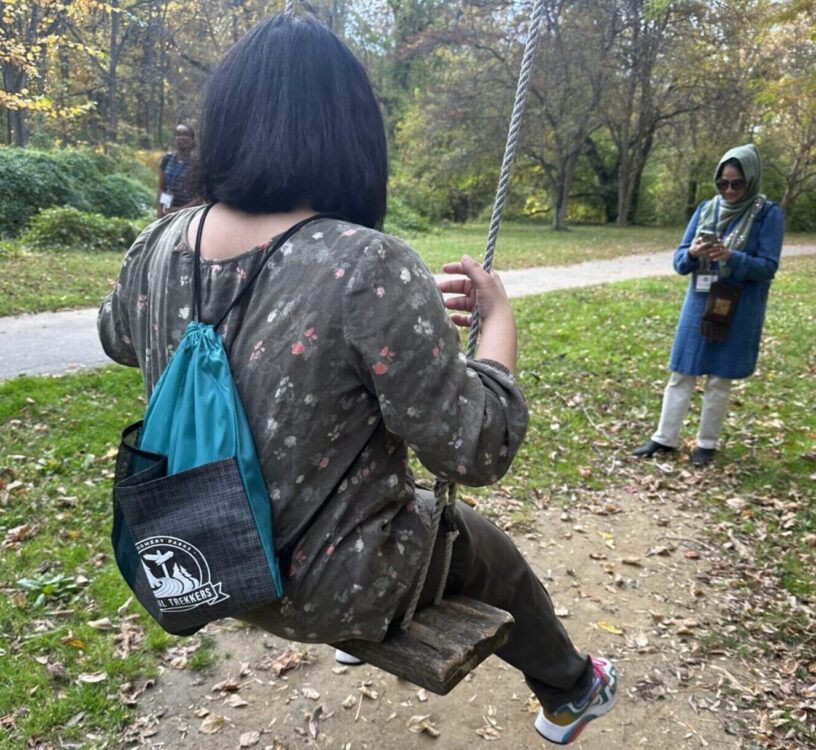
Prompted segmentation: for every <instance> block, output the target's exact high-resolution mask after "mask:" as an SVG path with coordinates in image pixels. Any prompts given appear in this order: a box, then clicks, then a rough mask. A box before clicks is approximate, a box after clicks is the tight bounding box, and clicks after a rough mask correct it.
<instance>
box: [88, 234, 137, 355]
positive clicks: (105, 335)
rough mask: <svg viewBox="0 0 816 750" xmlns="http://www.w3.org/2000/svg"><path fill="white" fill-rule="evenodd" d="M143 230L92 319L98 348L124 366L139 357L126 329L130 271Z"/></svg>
mask: <svg viewBox="0 0 816 750" xmlns="http://www.w3.org/2000/svg"><path fill="white" fill-rule="evenodd" d="M146 237H147V230H145V231H144V232H142V234H141V235H140V236H139V237H138V238H137V239H136V242H134V243H133V245H132V246H131V248H130V250H128V252H127V255H125V259H124V260H123V261H122V267H121V269H120V271H119V278H118V279H117V281H116V287H115V288H114V290H113V291H112V292H111V293H110V294H109V295H108V296H107V297H106V298H105V301H104V302H103V303H102V306H101V307H100V308H99V314H98V316H97V320H96V326H97V331H98V333H99V340H100V342H101V343H102V348H103V349H104V350H105V354H107V355H108V356H109V357H110V358H111V359H112V360H113V361H114V362H118V363H119V364H120V365H127V366H128V367H138V366H139V360H138V359H137V357H136V349H135V348H134V346H133V338H132V336H131V331H130V318H129V309H130V308H129V304H128V301H129V296H130V294H129V292H130V289H131V285H132V275H133V272H134V268H135V266H136V263H135V260H136V259H137V258H138V257H139V256H140V255H141V252H142V250H143V249H144V245H145V240H146Z"/></svg>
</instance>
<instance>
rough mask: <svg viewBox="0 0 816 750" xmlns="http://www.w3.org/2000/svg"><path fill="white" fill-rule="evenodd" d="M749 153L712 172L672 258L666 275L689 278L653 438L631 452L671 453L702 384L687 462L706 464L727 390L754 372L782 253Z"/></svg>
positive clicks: (778, 217)
mask: <svg viewBox="0 0 816 750" xmlns="http://www.w3.org/2000/svg"><path fill="white" fill-rule="evenodd" d="M761 182H762V165H761V162H760V158H759V152H758V151H757V148H756V146H754V145H753V144H748V145H745V146H738V147H736V148H732V149H731V150H730V151H728V152H727V153H726V154H725V156H723V158H722V159H721V160H720V163H719V164H718V165H717V170H716V172H715V173H714V184H715V185H716V186H717V191H718V192H719V195H718V196H715V197H714V198H712V199H711V200H709V201H703V203H701V204H700V205H699V206H698V207H697V211H696V212H695V213H694V216H692V217H691V221H690V222H689V224H688V227H686V233H685V235H684V236H683V241H682V243H681V244H680V247H678V248H677V250H676V252H675V254H674V269H675V270H676V271H677V273H679V274H682V275H684V276H687V275H689V274H690V275H691V278H690V280H689V287H688V292H687V293H686V299H685V302H684V303H683V309H682V311H681V313H680V321H679V323H678V325H677V333H676V334H675V337H674V346H673V347H672V352H671V358H670V360H669V369H670V370H671V377H670V378H669V382H668V385H667V386H666V390H665V393H664V396H663V410H662V413H661V415H660V424H659V425H658V428H657V431H656V432H655V433H654V435H652V438H651V440H649V441H648V442H647V443H646V444H645V445H642V446H641V447H639V448H638V449H637V450H635V451H634V455H636V456H641V457H648V456H653V455H654V454H656V453H669V452H671V451H674V450H675V449H676V448H677V447H678V445H679V442H680V430H681V428H682V426H683V419H684V418H685V416H686V412H687V411H688V407H689V402H690V401H691V397H692V394H693V393H694V387H695V383H696V381H697V378H698V377H699V376H700V375H705V376H707V378H706V382H705V388H704V392H703V411H702V415H701V417H700V427H699V429H698V431H697V445H696V447H695V449H694V451H693V452H692V455H691V460H692V462H693V463H694V464H695V465H697V466H704V465H706V464H709V463H711V461H712V460H713V458H714V454H715V451H716V448H717V440H718V439H719V436H720V430H721V428H722V425H723V422H724V421H725V417H726V414H727V411H728V398H729V394H730V391H731V384H732V382H733V381H734V380H736V379H738V378H747V377H748V376H749V375H751V374H752V373H753V372H754V368H755V367H756V361H757V355H758V354H759V341H760V338H761V336H762V323H763V320H764V318H765V306H766V303H767V300H768V290H769V288H770V285H771V280H772V279H773V277H774V274H775V273H776V269H777V268H778V266H779V255H780V252H781V251H782V235H783V231H784V228H783V219H782V211H781V209H780V208H779V206H778V205H777V204H776V203H772V202H771V201H769V200H768V199H767V198H766V197H765V196H764V195H763V194H762V193H760V185H761Z"/></svg>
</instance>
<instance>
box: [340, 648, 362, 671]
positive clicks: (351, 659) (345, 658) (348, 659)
mask: <svg viewBox="0 0 816 750" xmlns="http://www.w3.org/2000/svg"><path fill="white" fill-rule="evenodd" d="M334 660H335V661H336V662H337V663H338V664H347V665H348V666H350V667H355V666H357V665H358V664H362V663H363V660H362V659H358V658H357V657H356V656H352V655H351V654H347V653H346V652H345V651H341V650H340V649H339V648H338V649H335V651H334Z"/></svg>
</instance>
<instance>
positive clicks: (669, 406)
mask: <svg viewBox="0 0 816 750" xmlns="http://www.w3.org/2000/svg"><path fill="white" fill-rule="evenodd" d="M696 382H697V377H696V376H695V375H681V374H680V373H678V372H672V374H671V377H670V378H669V382H668V384H667V385H666V390H665V391H664V393H663V410H662V411H661V413H660V424H659V425H658V426H657V432H655V434H654V435H652V440H654V441H655V442H657V443H660V444H661V445H668V446H669V447H671V448H677V446H678V445H679V444H680V430H681V429H682V427H683V420H684V419H685V418H686V412H688V408H689V403H690V402H691V397H692V395H693V394H694V386H695V384H696ZM733 382H734V381H733V380H729V379H727V378H718V377H716V376H715V375H709V376H708V377H707V378H706V384H705V388H704V389H703V413H702V415H701V416H700V429H699V430H698V431H697V447H698V448H711V449H713V448H716V447H717V440H719V437H720V430H722V426H723V422H725V415H726V414H727V413H728V397H729V396H730V394H731V384H732V383H733Z"/></svg>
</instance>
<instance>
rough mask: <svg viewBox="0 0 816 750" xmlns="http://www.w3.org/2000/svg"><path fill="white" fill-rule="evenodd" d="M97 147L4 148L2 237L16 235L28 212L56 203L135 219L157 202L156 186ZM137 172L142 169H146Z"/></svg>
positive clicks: (0, 157) (0, 161)
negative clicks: (134, 175)
mask: <svg viewBox="0 0 816 750" xmlns="http://www.w3.org/2000/svg"><path fill="white" fill-rule="evenodd" d="M121 163H122V162H121V161H120V162H118V163H117V162H116V161H114V160H113V159H112V158H110V157H109V156H105V155H104V154H99V153H96V152H94V151H87V150H80V149H64V150H60V151H56V150H55V151H37V150H35V149H19V148H10V147H1V148H0V237H14V236H16V235H17V234H18V233H19V232H21V231H22V230H23V229H24V228H25V226H26V224H27V223H28V219H29V217H31V216H33V215H34V214H36V213H37V212H38V211H40V210H41V209H44V208H49V207H51V206H66V205H67V206H73V207H74V208H76V209H79V210H80V211H88V212H95V213H100V214H104V215H105V216H120V217H124V218H128V219H135V218H138V217H140V216H142V215H143V214H144V213H145V211H146V210H147V209H148V207H149V206H150V205H151V204H152V202H153V194H152V191H151V189H149V188H148V187H147V186H145V185H144V184H143V183H140V182H137V181H135V180H134V179H132V178H131V177H129V176H127V175H125V174H122V173H121V172H120V171H118V170H119V169H120V167H119V164H121ZM134 173H138V174H141V170H135V172H134Z"/></svg>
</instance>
